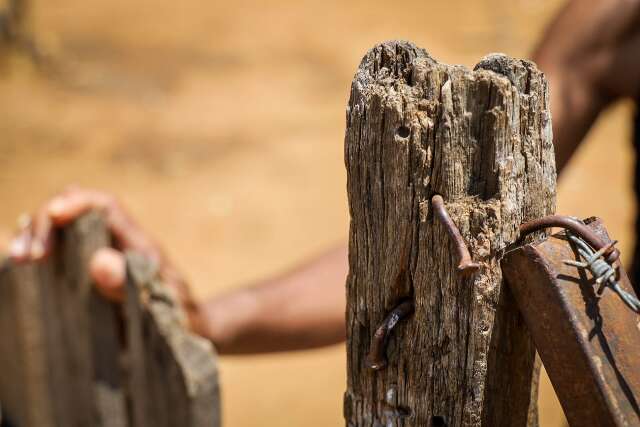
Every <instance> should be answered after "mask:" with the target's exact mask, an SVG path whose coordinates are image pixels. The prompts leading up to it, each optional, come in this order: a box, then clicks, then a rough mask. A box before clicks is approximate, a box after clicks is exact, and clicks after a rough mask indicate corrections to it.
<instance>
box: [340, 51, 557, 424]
mask: <svg viewBox="0 0 640 427" xmlns="http://www.w3.org/2000/svg"><path fill="white" fill-rule="evenodd" d="M548 102H549V101H548V92H547V83H546V81H545V79H544V76H543V74H542V73H541V72H540V71H538V70H537V68H536V67H535V65H534V64H532V63H530V62H527V61H521V60H514V59H511V58H509V57H506V56H503V55H490V56H487V57H486V58H484V59H483V60H482V61H480V63H479V64H478V65H477V66H476V67H475V70H474V71H470V70H468V69H466V68H464V67H460V66H448V65H444V64H441V63H439V62H437V61H436V60H434V59H433V58H431V57H430V56H429V55H428V53H427V52H425V51H424V50H422V49H420V48H417V47H416V46H414V45H413V44H411V43H408V42H400V41H391V42H386V43H383V44H380V45H378V46H376V47H374V48H373V49H372V50H370V51H369V52H368V53H367V54H366V56H365V57H364V59H363V60H362V62H361V64H360V66H359V68H358V70H357V72H356V75H355V77H354V80H353V84H352V87H351V97H350V100H349V106H348V109H347V129H346V135H345V163H346V168H347V177H348V178H347V179H348V183H347V187H348V193H349V209H350V214H351V227H350V239H349V276H348V279H347V335H348V344H347V347H348V348H347V351H348V355H347V368H348V383H347V391H346V393H345V398H344V416H345V420H346V423H347V425H349V426H395V425H404V426H444V425H447V426H462V425H465V426H467V425H478V426H479V425H482V426H525V425H535V424H537V409H536V399H537V369H536V363H535V349H534V346H533V343H532V341H531V338H530V336H529V333H528V331H527V330H526V328H525V326H524V323H523V321H522V318H521V317H520V314H519V313H518V310H517V308H516V307H515V303H514V302H513V299H512V297H511V296H510V294H509V292H508V289H507V288H506V286H505V284H504V283H503V280H502V272H501V269H500V263H499V261H500V259H501V257H502V255H503V253H504V250H505V248H507V246H509V245H510V244H511V243H513V242H515V241H516V240H517V238H518V226H519V225H520V224H521V223H522V222H524V221H526V220H529V219H533V218H537V217H541V216H544V215H547V214H550V213H553V212H554V209H555V193H556V173H555V162H554V153H553V146H552V135H551V118H550V114H549V105H548ZM434 195H441V196H442V200H443V201H444V208H445V209H446V211H448V212H449V214H450V216H451V219H452V220H453V223H454V224H455V225H456V226H457V228H459V230H460V232H461V235H462V238H463V240H464V242H466V244H467V245H468V247H469V250H470V252H471V255H472V258H473V261H474V262H476V263H478V264H479V270H478V271H475V272H473V271H471V273H470V274H467V275H465V274H461V271H459V270H458V269H457V266H458V262H459V259H458V255H457V252H456V246H455V245H454V240H453V239H452V237H451V236H450V234H448V227H446V226H445V224H444V223H443V222H442V221H441V220H440V219H439V218H440V217H439V216H437V215H434V207H433V204H432V198H433V196H434ZM437 201H438V199H437V198H436V202H437ZM409 304H412V305H413V312H411V310H408V309H406V307H407V306H408V305H409ZM399 305H400V307H401V309H400V311H397V312H396V313H395V314H399V315H398V316H396V317H394V316H393V315H392V316H390V317H387V315H389V313H392V312H393V310H394V308H396V307H398V306H399ZM403 316H404V319H403V320H400V318H401V317H403ZM385 317H387V321H389V322H388V324H387V326H388V327H387V328H386V329H385V328H384V327H383V328H381V329H379V326H380V325H381V323H382V322H383V320H384V319H385ZM398 322H399V323H398ZM394 323H398V324H397V325H396V326H395V327H394V325H393V324H394ZM377 329H379V330H378V334H377V335H378V337H377V338H375V339H374V340H373V341H374V347H376V346H381V348H382V350H380V354H378V356H381V357H378V359H379V360H377V361H378V362H382V363H378V364H376V363H373V360H372V358H371V357H369V358H368V353H369V352H370V350H371V347H372V345H371V343H372V337H374V332H376V330H377ZM385 337H386V340H385ZM385 344H386V346H385ZM373 350H374V353H375V350H376V349H375V348H374V349H373ZM374 356H375V355H374ZM385 358H386V360H385ZM373 359H375V357H374V358H373ZM385 361H386V366H383V367H381V365H384V362H385ZM372 367H373V368H376V369H372Z"/></svg>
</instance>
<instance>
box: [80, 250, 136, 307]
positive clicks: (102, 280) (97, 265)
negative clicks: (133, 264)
mask: <svg viewBox="0 0 640 427" xmlns="http://www.w3.org/2000/svg"><path fill="white" fill-rule="evenodd" d="M89 274H90V275H91V278H92V279H93V280H94V281H95V283H96V289H97V291H98V292H99V293H100V294H101V295H102V296H103V297H105V298H107V299H108V300H110V301H114V302H122V301H123V300H124V283H125V280H126V275H127V273H126V261H125V258H124V255H123V254H122V252H119V251H116V250H115V249H112V248H102V249H98V250H97V251H96V253H95V254H94V255H93V257H92V258H91V261H90V263H89Z"/></svg>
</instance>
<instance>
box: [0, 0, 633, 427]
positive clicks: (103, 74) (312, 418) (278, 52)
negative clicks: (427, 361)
mask: <svg viewBox="0 0 640 427" xmlns="http://www.w3.org/2000/svg"><path fill="white" fill-rule="evenodd" d="M561 3H562V2H560V1H557V0H549V1H541V0H515V1H514V0H483V1H474V2H465V1H462V0H449V1H446V2H439V1H424V0H421V1H395V2H385V4H382V2H380V3H378V2H370V1H351V2H342V1H336V0H328V1H323V2H300V1H290V0H289V1H285V0H281V1H270V2H258V1H247V0H240V1H234V2H219V1H199V0H183V1H181V2H176V1H168V0H138V1H136V2H130V1H124V0H110V1H106V0H85V1H83V2H77V1H70V0H57V1H56V2H45V1H41V0H34V6H35V9H34V13H35V15H34V21H33V28H34V29H35V33H36V35H37V38H38V40H39V43H40V46H41V47H42V49H43V50H45V51H47V52H49V53H50V54H51V55H52V57H53V58H54V62H55V64H56V67H55V70H56V71H55V72H53V71H49V72H44V73H43V72H41V71H37V70H35V69H33V67H31V66H30V65H29V64H28V61H26V60H25V59H20V58H13V59H9V60H5V61H4V63H3V70H2V72H1V73H0V93H1V94H2V99H3V101H2V102H1V103H0V200H1V202H0V205H1V209H0V237H1V238H2V239H7V238H8V237H9V236H10V234H11V233H12V231H13V229H14V226H15V220H16V218H17V216H18V215H19V214H20V213H21V212H24V211H31V210H33V209H35V208H36V207H37V206H38V205H39V204H40V203H41V202H42V201H43V200H44V199H45V198H47V197H48V196H51V195H52V194H54V193H55V192H56V191H58V190H60V189H62V188H63V187H65V186H66V185H68V184H70V183H78V184H81V185H84V186H90V187H97V188H101V189H104V190H108V191H112V192H114V193H117V194H118V195H119V196H120V197H121V198H122V200H123V202H124V203H125V204H126V206H128V207H129V209H130V210H131V211H132V212H133V214H135V216H136V217H137V218H139V219H140V221H141V222H142V223H144V225H145V226H146V228H147V229H148V230H149V231H150V232H151V233H152V234H153V235H155V236H157V237H158V239H159V240H161V241H162V242H163V243H164V245H165V246H166V247H167V249H168V251H169V253H170V254H171V255H172V256H173V257H175V258H176V260H177V262H178V264H179V265H181V266H182V268H183V269H184V271H185V272H186V273H187V275H188V277H189V278H190V280H191V282H192V283H193V285H194V288H195V290H196V292H197V295H198V296H199V297H202V298H204V297H207V296H210V295H214V294H217V293H220V292H224V291H227V290H230V289H233V288H237V287H239V286H244V285H246V284H248V283H251V282H253V281H256V280H259V279H260V278H263V277H265V276H268V275H272V274H276V273H278V272H281V271H282V270H283V269H288V268H291V267H292V266H294V265H296V264H297V263H299V262H300V261H303V260H304V259H306V258H308V257H310V256H313V255H314V254H316V253H318V252H320V251H322V250H324V249H326V248H327V247H329V246H331V245H335V244H337V243H340V242H343V241H345V239H346V236H347V227H348V211H347V204H346V194H345V170H344V164H343V159H342V156H343V147H342V144H343V132H344V117H345V105H346V101H347V97H348V93H349V85H350V81H351V78H352V75H353V72H354V70H355V69H356V67H357V65H358V63H359V61H360V58H361V57H362V56H363V55H364V53H365V52H366V51H367V49H369V48H370V47H371V46H372V45H373V44H375V43H376V42H379V41H382V40H385V39H392V38H403V39H408V40H412V41H414V42H416V43H417V44H418V45H419V46H422V47H425V48H426V49H427V50H429V51H430V52H431V53H432V54H433V55H434V56H435V57H437V58H439V59H440V60H443V61H446V62H449V63H461V64H465V65H467V66H473V65H474V64H475V63H476V62H477V61H478V59H479V58H481V57H482V56H483V55H484V54H487V53H489V52H495V51H501V52H506V53H508V54H510V55H513V56H521V57H526V56H527V55H528V53H529V52H530V51H531V49H532V46H533V45H534V43H535V40H536V39H537V38H538V37H539V35H540V33H541V31H542V29H543V28H544V26H545V24H546V23H547V22H548V20H549V18H550V17H551V16H552V14H553V13H554V11H555V10H556V9H557V7H558V6H559V5H560V4H561ZM630 112H631V106H630V105H619V106H617V107H615V108H614V109H613V110H612V111H610V112H608V113H607V114H606V115H605V117H603V118H602V120H600V122H599V123H598V125H597V127H596V129H595V130H594V131H593V132H592V133H591V135H590V136H589V139H588V143H587V144H586V146H585V147H584V148H583V149H581V150H580V152H579V154H578V156H577V158H576V159H575V161H573V162H572V163H571V165H570V167H569V169H568V170H567V171H566V174H565V175H564V176H563V177H562V179H561V181H560V187H559V212H562V213H570V214H573V215H578V216H589V215H593V214H597V215H599V216H601V217H603V218H604V219H605V221H606V224H607V226H608V227H609V231H610V232H611V234H612V235H613V236H615V237H616V238H617V239H619V240H620V245H619V247H620V249H621V251H622V253H623V254H624V255H623V256H626V259H630V254H631V249H632V245H633V234H632V225H633V216H634V210H635V205H634V203H633V199H632V193H631V190H630V182H631V167H632V165H633V157H632V152H631V147H630V142H629V141H630V137H629V133H630V132H629V129H630V121H629V120H630V119H629V116H630ZM603 166H606V167H607V168H608V169H609V170H608V172H607V173H606V174H605V173H604V172H602V171H603V169H604V168H603ZM612 188H613V189H615V190H611V189H612ZM221 369H222V386H223V393H224V404H223V406H224V421H225V425H227V426H233V427H240V426H256V425H261V426H302V425H304V426H310V427H312V426H319V427H320V426H322V427H324V426H332V425H342V424H343V421H342V413H341V406H342V393H343V391H344V389H345V357H344V348H343V346H337V347H334V348H329V349H325V350H318V351H310V352H302V353H295V354H283V355H273V356H260V357H230V358H224V359H222V361H221ZM540 415H541V425H542V426H561V425H563V423H564V419H563V416H562V412H561V410H560V408H559V405H558V403H557V400H556V398H555V395H554V393H553V390H552V388H551V386H550V384H549V381H548V379H547V378H546V376H545V377H544V378H543V383H542V389H541V393H540Z"/></svg>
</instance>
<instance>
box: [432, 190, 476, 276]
mask: <svg viewBox="0 0 640 427" xmlns="http://www.w3.org/2000/svg"><path fill="white" fill-rule="evenodd" d="M431 205H432V206H433V209H434V211H435V214H436V217H437V218H438V219H439V220H440V222H441V223H442V225H443V226H444V228H445V229H446V230H447V233H449V236H450V237H451V239H452V240H453V242H454V243H455V246H456V251H457V252H458V259H459V262H458V266H457V267H456V269H457V270H458V272H460V273H461V274H463V275H465V276H466V275H469V274H472V273H475V272H476V271H477V270H478V269H479V268H480V264H478V263H477V262H473V259H472V258H471V253H469V248H468V247H467V244H466V243H465V242H464V239H463V238H462V234H460V230H458V227H456V225H455V224H454V222H453V220H452V219H451V217H450V216H449V212H447V209H446V208H445V207H444V199H443V198H442V196H441V195H439V194H436V195H435V196H433V197H432V198H431Z"/></svg>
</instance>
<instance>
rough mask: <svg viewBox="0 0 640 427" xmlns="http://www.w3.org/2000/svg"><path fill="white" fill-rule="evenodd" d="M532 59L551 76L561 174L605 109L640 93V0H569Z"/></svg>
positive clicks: (554, 135)
mask: <svg viewBox="0 0 640 427" xmlns="http://www.w3.org/2000/svg"><path fill="white" fill-rule="evenodd" d="M532 59H533V60H534V61H535V62H536V63H537V64H538V67H539V68H540V69H541V70H542V71H544V72H545V74H546V76H547V79H548V80H549V84H550V90H551V114H552V116H553V140H554V145H555V149H556V166H557V168H558V173H561V172H562V170H563V169H564V167H565V166H566V164H567V162H568V161H569V159H570V158H571V156H572V155H573V153H574V152H575V150H576V149H577V148H578V146H579V145H580V143H581V142H582V140H583V138H584V137H585V135H586V134H587V132H588V131H589V129H590V128H591V126H592V125H593V123H594V122H595V120H596V118H597V117H598V115H599V114H600V113H601V112H602V110H604V109H605V108H606V107H607V106H608V105H610V104H611V103H612V102H614V101H616V100H618V99H620V98H624V97H631V98H637V97H638V95H640V1H639V0H598V1H594V0H571V1H568V2H567V3H566V5H565V6H564V7H563V8H562V9H561V11H560V12H559V13H558V15H557V16H556V17H555V18H554V19H553V21H552V22H551V24H550V25H549V27H548V28H547V30H546V31H545V34H544V36H543V38H542V40H541V42H540V44H539V45H538V47H537V49H536V51H535V52H534V55H533V58H532Z"/></svg>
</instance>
